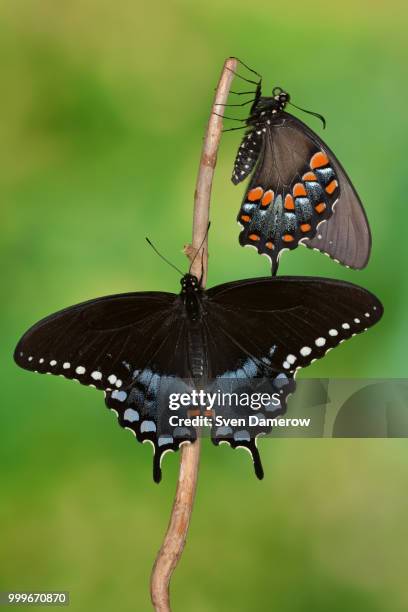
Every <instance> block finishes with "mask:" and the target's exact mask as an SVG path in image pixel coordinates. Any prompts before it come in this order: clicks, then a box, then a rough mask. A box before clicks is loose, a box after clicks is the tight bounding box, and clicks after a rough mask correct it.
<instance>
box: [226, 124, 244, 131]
mask: <svg viewBox="0 0 408 612" xmlns="http://www.w3.org/2000/svg"><path fill="white" fill-rule="evenodd" d="M245 128H246V125H242V126H241V127H236V128H227V129H226V130H222V133H224V132H235V130H245Z"/></svg>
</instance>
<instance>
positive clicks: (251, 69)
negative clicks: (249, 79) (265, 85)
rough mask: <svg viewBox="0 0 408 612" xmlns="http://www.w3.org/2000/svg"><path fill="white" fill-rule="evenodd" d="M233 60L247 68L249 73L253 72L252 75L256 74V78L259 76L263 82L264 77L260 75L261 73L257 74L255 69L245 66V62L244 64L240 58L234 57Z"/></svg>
mask: <svg viewBox="0 0 408 612" xmlns="http://www.w3.org/2000/svg"><path fill="white" fill-rule="evenodd" d="M231 59H234V60H237V62H239V63H240V64H241V66H244V68H246V69H247V70H249V72H252V74H256V76H259V78H260V80H261V81H262V75H260V74H259V72H257V71H256V70H254V69H253V68H250V67H249V66H248V64H245V62H243V61H242V60H240V59H239V57H232V58H231Z"/></svg>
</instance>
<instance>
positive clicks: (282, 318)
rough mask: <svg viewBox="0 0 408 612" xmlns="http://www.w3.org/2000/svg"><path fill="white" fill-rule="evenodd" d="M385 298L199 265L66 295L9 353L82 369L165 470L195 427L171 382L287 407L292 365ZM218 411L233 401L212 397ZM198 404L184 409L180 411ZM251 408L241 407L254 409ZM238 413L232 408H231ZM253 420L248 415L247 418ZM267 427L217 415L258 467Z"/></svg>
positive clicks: (45, 367)
mask: <svg viewBox="0 0 408 612" xmlns="http://www.w3.org/2000/svg"><path fill="white" fill-rule="evenodd" d="M382 311H383V309H382V306H381V303H380V302H379V301H378V299H377V298H376V297H375V296H374V295H372V294H371V293H369V292H368V291H366V290H364V289H362V288H360V287H358V286H356V285H352V284H350V283H345V282H339V281H333V280H327V279H320V278H303V277H283V276H282V277H267V278H257V279H248V280H240V281H235V282H230V283H226V284H222V285H218V286H216V287H212V288H211V289H208V290H204V289H202V287H201V283H200V281H199V280H198V279H197V277H196V276H193V275H191V274H186V275H184V276H183V277H182V279H181V293H180V294H174V293H165V292H154V291H151V292H139V293H125V294H121V295H112V296H108V297H102V298H98V299H94V300H91V301H87V302H84V303H81V304H78V305H76V306H71V307H69V308H66V309H65V310H61V311H59V312H57V313H55V314H52V315H50V316H48V317H46V318H45V319H43V320H42V321H40V322H39V323H37V324H36V325H34V326H33V327H32V328H31V329H29V330H28V331H27V332H26V333H25V334H24V336H23V337H22V338H21V340H20V341H19V343H18V345H17V347H16V349H15V354H14V358H15V361H16V363H17V364H18V365H19V366H21V367H22V368H25V369H27V370H32V371H36V372H39V373H42V374H45V373H48V374H49V373H51V374H56V375H59V376H64V377H66V378H69V379H76V380H77V381H79V382H80V383H81V384H83V385H88V386H93V387H96V388H97V389H101V390H103V391H104V392H105V402H106V404H107V406H108V407H109V408H110V409H111V410H113V411H114V412H116V414H117V416H118V420H119V424H120V425H121V426H122V427H124V428H126V429H130V430H131V431H132V432H133V433H134V434H135V436H136V438H137V440H139V441H140V442H146V441H150V442H151V443H152V444H153V446H154V460H153V477H154V480H155V481H156V482H159V481H160V479H161V458H162V456H163V455H164V453H165V452H167V451H170V450H172V451H175V450H178V449H179V448H180V446H181V445H182V444H183V443H193V442H194V441H195V440H196V437H197V431H196V429H195V428H194V427H191V426H183V425H179V424H178V423H179V421H178V420H177V423H174V422H173V421H172V419H171V418H170V417H171V416H174V412H173V411H172V410H171V409H170V407H169V402H168V399H169V397H170V394H171V393H174V392H179V393H180V391H188V390H191V389H193V388H200V389H201V388H205V389H214V388H218V389H219V388H225V387H226V386H228V385H229V383H230V382H232V384H233V387H234V391H235V392H237V391H249V392H251V391H254V390H262V391H263V392H265V391H267V390H269V391H271V392H274V393H275V394H278V396H279V397H280V405H279V407H278V409H277V408H276V406H273V405H270V406H266V407H265V413H268V412H269V413H270V414H273V415H274V416H276V414H277V413H278V414H282V413H283V412H284V411H285V410H286V398H287V396H288V395H289V393H293V391H294V390H295V380H294V376H295V373H296V370H297V369H299V368H303V367H306V366H309V365H310V364H311V363H312V361H314V360H315V359H318V358H320V357H323V356H324V354H325V353H326V352H327V351H328V350H330V349H332V348H334V347H336V346H337V345H339V344H340V343H341V342H343V341H344V340H347V339H349V338H351V336H353V335H355V334H357V333H359V332H362V331H364V330H365V329H367V328H368V327H371V326H372V325H374V324H375V323H377V322H378V320H379V319H380V318H381V315H382ZM213 408H214V410H215V412H216V413H217V414H220V413H221V414H224V415H225V416H228V414H229V412H228V408H227V409H225V408H224V407H223V406H222V405H217V404H216V405H215V406H214V407H213ZM190 409H191V406H185V407H182V408H181V409H180V410H179V414H178V416H179V418H180V419H183V418H185V417H186V416H188V414H190V413H191V412H190ZM250 413H251V408H250V407H245V406H244V407H242V406H241V407H240V408H239V415H238V416H240V417H248V416H249V415H250ZM234 416H237V414H234ZM247 420H248V422H249V420H250V419H247ZM270 431H271V428H270V427H267V426H263V425H262V424H260V425H256V426H253V427H250V426H248V427H247V428H243V427H242V426H239V427H237V426H234V425H233V424H231V426H229V425H223V426H217V424H216V422H215V420H214V421H213V425H212V429H211V437H212V441H213V442H214V444H216V445H218V444H220V443H221V442H227V443H229V444H230V445H231V446H232V447H233V448H237V447H244V448H246V449H247V450H249V451H250V453H251V455H252V458H253V462H254V467H255V472H256V475H257V476H258V477H259V478H262V476H263V470H262V465H261V461H260V457H259V452H258V449H257V446H256V440H257V437H258V436H259V435H262V434H267V433H268V432H270Z"/></svg>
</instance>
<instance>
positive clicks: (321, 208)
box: [315, 202, 326, 214]
mask: <svg viewBox="0 0 408 612" xmlns="http://www.w3.org/2000/svg"><path fill="white" fill-rule="evenodd" d="M325 210H326V204H325V203H324V202H320V204H316V206H315V211H316V212H317V213H319V214H320V213H322V212H324V211H325Z"/></svg>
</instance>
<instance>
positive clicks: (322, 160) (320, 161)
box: [310, 151, 329, 170]
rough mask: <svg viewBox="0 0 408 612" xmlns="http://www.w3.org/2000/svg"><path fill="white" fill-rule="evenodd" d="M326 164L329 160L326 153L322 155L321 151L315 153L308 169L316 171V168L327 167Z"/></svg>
mask: <svg viewBox="0 0 408 612" xmlns="http://www.w3.org/2000/svg"><path fill="white" fill-rule="evenodd" d="M328 163H329V158H328V157H327V155H326V153H323V151H319V152H318V153H315V154H314V155H313V157H312V159H311V160H310V167H311V169H312V170H316V168H322V167H323V166H327V164H328Z"/></svg>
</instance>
